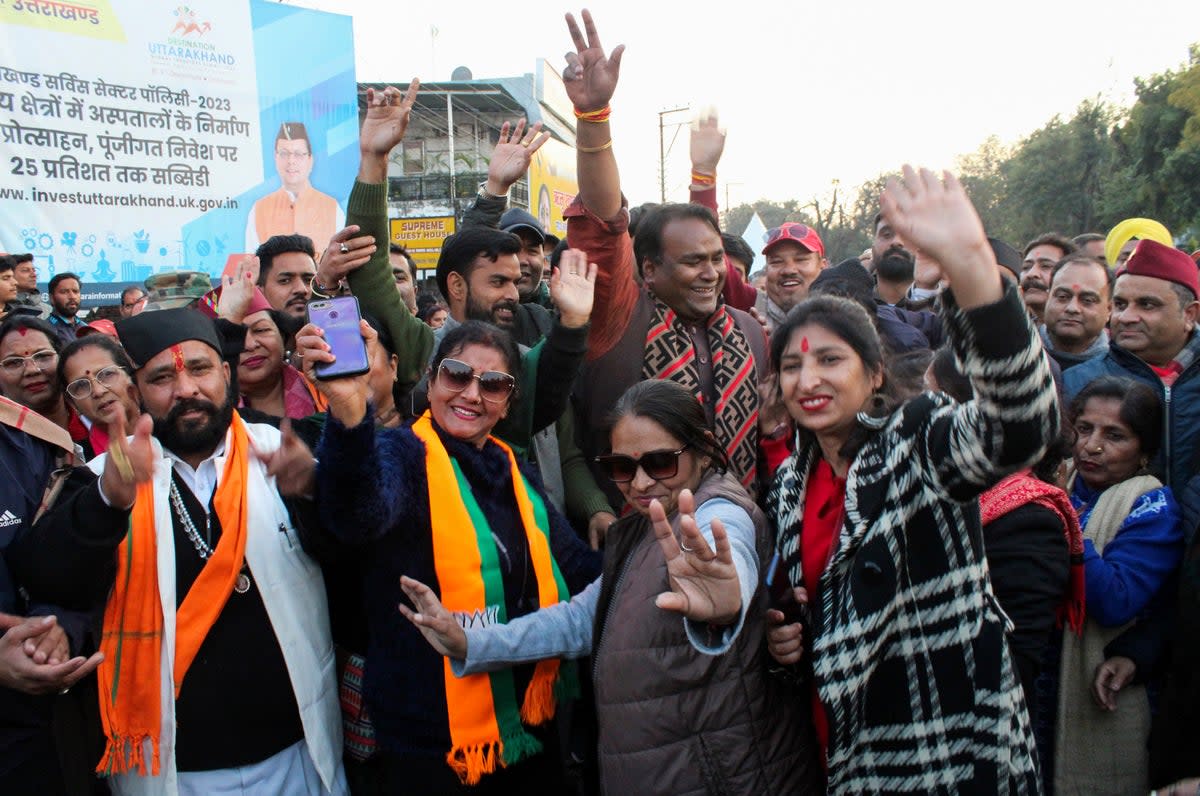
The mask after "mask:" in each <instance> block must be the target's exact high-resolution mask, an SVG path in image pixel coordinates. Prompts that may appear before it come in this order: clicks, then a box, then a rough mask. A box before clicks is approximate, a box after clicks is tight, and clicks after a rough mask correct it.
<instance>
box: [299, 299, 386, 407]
mask: <svg viewBox="0 0 1200 796" xmlns="http://www.w3.org/2000/svg"><path fill="white" fill-rule="evenodd" d="M358 331H359V333H360V334H361V335H362V337H363V340H365V341H366V343H367V347H368V350H369V349H370V346H371V343H372V341H377V340H378V339H379V335H378V333H376V331H375V330H374V329H372V328H371V324H369V323H367V322H366V321H359V322H358ZM296 355H297V356H299V357H300V358H301V360H302V361H303V363H304V375H305V376H307V377H308V378H309V380H311V381H312V382H313V384H315V385H316V387H317V390H318V391H319V392H320V393H321V394H322V395H324V396H325V398H326V399H327V400H328V401H329V414H331V415H332V416H333V417H335V418H337V420H338V421H339V422H340V423H342V425H344V426H347V427H354V426H357V425H358V424H359V423H361V422H362V419H363V417H365V416H366V414H367V402H368V401H369V400H370V395H371V374H370V372H369V371H368V372H367V373H363V374H360V375H358V376H342V377H340V378H336V379H319V378H317V375H316V367H317V365H319V364H321V363H325V362H333V361H335V360H336V359H337V357H336V356H334V354H333V351H332V350H331V349H330V347H329V343H326V342H325V330H324V329H322V328H320V327H319V326H316V325H315V324H311V323H309V324H305V325H304V327H303V328H301V329H300V331H299V332H297V333H296Z"/></svg>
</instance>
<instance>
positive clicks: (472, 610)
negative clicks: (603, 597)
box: [412, 412, 577, 785]
mask: <svg viewBox="0 0 1200 796" xmlns="http://www.w3.org/2000/svg"><path fill="white" fill-rule="evenodd" d="M412 430H413V433H414V434H416V435H417V438H418V439H420V440H421V441H422V442H424V443H425V468H426V473H427V474H428V479H429V513H430V520H431V526H432V529H433V558H434V568H435V570H436V572H437V580H438V585H439V587H440V589H441V600H442V603H443V604H444V605H445V606H446V608H447V610H449V611H451V612H453V613H454V614H455V615H456V616H458V617H459V618H460V621H465V620H471V621H484V622H488V623H499V624H504V623H506V622H508V612H507V610H506V607H505V602H504V580H503V576H502V573H501V570H500V560H499V552H498V551H497V549H496V542H495V539H494V538H493V537H492V529H491V526H490V525H489V524H488V521H487V517H485V516H484V514H483V511H482V510H481V509H480V507H479V503H478V502H477V501H476V500H475V497H474V495H473V494H472V492H471V485H470V483H469V482H468V481H467V479H466V476H465V475H464V474H463V471H462V469H461V468H460V467H459V465H458V462H456V461H455V460H454V459H452V458H451V457H450V454H449V453H448V452H447V450H446V447H445V445H443V444H442V441H441V439H440V438H439V437H438V434H437V431H436V430H435V429H434V428H433V424H432V421H431V420H430V418H429V413H428V412H426V413H425V414H424V415H422V416H421V417H420V418H419V419H418V420H417V421H416V422H415V423H414V424H413V426H412ZM488 439H489V440H491V441H492V442H494V443H496V445H498V446H499V447H500V449H501V450H503V451H504V453H505V455H507V456H508V460H509V465H510V467H511V471H512V482H513V495H514V496H515V498H516V501H517V508H518V510H519V512H520V515H521V523H522V525H523V526H524V528H525V539H526V542H527V543H528V545H529V553H530V558H531V559H532V561H533V571H534V575H535V576H536V577H537V587H538V605H539V607H543V608H544V607H546V606H549V605H553V604H555V603H557V602H561V601H563V600H569V599H570V593H569V592H568V591H567V586H566V582H565V581H564V580H563V577H562V573H560V572H559V569H558V564H557V563H556V562H555V560H554V556H553V555H551V553H550V522H549V517H548V515H547V512H546V504H545V502H543V500H542V498H541V497H540V496H539V495H538V493H537V491H536V490H534V489H533V488H532V487H531V486H530V485H529V482H528V481H526V480H525V477H524V476H523V475H522V474H521V471H520V470H519V469H518V467H517V460H516V457H515V456H513V452H512V449H511V448H509V447H508V446H507V445H505V444H504V443H503V442H501V441H500V440H498V439H496V438H495V437H489V438H488ZM464 618H465V619H464ZM443 665H444V669H443V679H444V682H445V686H446V712H447V716H448V719H449V725H450V751H449V752H448V753H447V754H446V762H447V763H448V764H449V765H450V767H451V768H453V769H454V771H455V773H456V774H458V777H459V779H460V780H462V782H464V783H466V784H468V785H474V784H476V783H478V782H479V780H480V778H481V777H482V776H483V775H484V774H490V773H492V772H494V771H495V770H496V766H497V765H501V766H507V765H509V764H511V763H515V762H517V761H518V760H521V759H523V758H525V757H528V756H529V755H533V754H536V753H538V752H540V751H541V749H542V745H541V743H540V742H539V741H538V740H537V739H536V738H534V737H533V736H532V735H530V734H529V733H528V732H527V731H526V730H525V728H524V727H523V726H522V721H523V722H525V723H526V724H530V725H536V724H542V723H543V722H546V721H548V720H549V719H551V718H552V717H553V716H554V708H555V701H556V699H557V698H560V697H564V696H569V695H571V694H572V693H573V692H574V691H575V690H576V689H575V687H576V685H577V683H576V682H575V679H574V671H573V668H572V667H570V666H569V665H565V664H562V662H560V661H559V659H557V658H552V659H547V660H543V661H539V662H538V664H537V666H536V668H535V669H534V673H533V679H532V680H531V681H530V684H529V687H528V688H527V689H526V690H525V694H524V698H523V699H520V700H519V699H518V694H517V691H516V686H515V684H514V681H513V676H512V671H511V670H509V669H505V670H501V671H497V672H491V673H488V674H474V675H469V676H467V677H461V678H460V677H455V676H454V672H453V671H452V670H451V668H450V660H449V659H448V658H447V659H446V660H445V662H444V664H443ZM560 669H561V675H562V676H560ZM556 691H557V693H556ZM518 701H519V703H520V708H519V709H518Z"/></svg>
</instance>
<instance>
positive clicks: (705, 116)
mask: <svg viewBox="0 0 1200 796" xmlns="http://www.w3.org/2000/svg"><path fill="white" fill-rule="evenodd" d="M690 149H691V155H692V171H698V172H700V173H701V174H708V175H710V176H716V173H717V164H718V163H720V162H721V153H722V152H724V151H725V131H724V130H722V129H721V125H720V123H719V122H718V121H717V109H716V108H713V107H711V106H710V107H707V108H703V109H701V111H700V113H699V115H697V116H696V118H695V119H693V120H692V135H691V141H690Z"/></svg>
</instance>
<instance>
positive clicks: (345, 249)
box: [338, 243, 350, 254]
mask: <svg viewBox="0 0 1200 796" xmlns="http://www.w3.org/2000/svg"><path fill="white" fill-rule="evenodd" d="M338 248H339V249H340V250H341V252H342V254H349V253H350V247H349V246H347V245H346V244H344V243H343V244H342V245H341V246H339V247H338Z"/></svg>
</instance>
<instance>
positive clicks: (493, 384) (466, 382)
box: [438, 359, 517, 404]
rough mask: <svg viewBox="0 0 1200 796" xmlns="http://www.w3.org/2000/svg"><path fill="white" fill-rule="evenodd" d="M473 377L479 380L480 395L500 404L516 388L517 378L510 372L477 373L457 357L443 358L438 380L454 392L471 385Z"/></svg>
mask: <svg viewBox="0 0 1200 796" xmlns="http://www.w3.org/2000/svg"><path fill="white" fill-rule="evenodd" d="M471 379H475V380H477V381H478V382H479V395H480V396H481V397H482V398H483V400H485V401H490V402H491V403H494V404H498V403H500V402H501V401H504V400H505V399H506V398H508V396H510V395H512V391H513V390H514V389H516V386H517V380H516V379H514V378H513V377H512V376H511V375H510V374H508V373H503V372H501V371H499V370H485V371H484V372H483V373H476V372H475V370H474V368H472V367H471V366H470V365H468V364H467V363H466V362H460V361H459V360H457V359H443V360H442V363H441V364H440V365H438V380H439V381H441V383H442V384H443V385H444V386H445V387H446V389H448V390H450V391H452V392H462V391H463V390H465V389H467V387H469V386H471Z"/></svg>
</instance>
